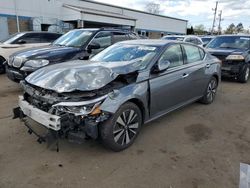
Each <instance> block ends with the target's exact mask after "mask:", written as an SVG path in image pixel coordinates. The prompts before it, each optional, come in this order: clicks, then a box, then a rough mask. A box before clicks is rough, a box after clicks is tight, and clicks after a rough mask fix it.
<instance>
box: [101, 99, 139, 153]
mask: <svg viewBox="0 0 250 188" xmlns="http://www.w3.org/2000/svg"><path fill="white" fill-rule="evenodd" d="M141 125H142V114H141V110H140V109H139V107H138V106H137V105H135V104H134V103H131V102H127V103H125V104H123V105H122V106H121V107H120V108H119V109H118V111H117V112H116V113H115V114H114V115H112V117H111V118H110V119H109V120H107V121H106V122H105V123H103V124H101V125H100V127H99V128H100V136H101V142H102V144H103V145H104V146H105V147H107V148H109V149H111V150H113V151H121V150H124V149H126V148H128V147H129V146H130V145H131V144H133V142H134V141H135V139H136V137H137V136H138V134H139V132H140V130H141Z"/></svg>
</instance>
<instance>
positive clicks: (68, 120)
mask: <svg viewBox="0 0 250 188" xmlns="http://www.w3.org/2000/svg"><path fill="white" fill-rule="evenodd" d="M59 104H60V103H59ZM18 106H19V107H17V108H14V109H13V113H14V117H13V118H14V119H15V118H20V119H21V120H22V121H23V122H24V125H25V126H26V127H27V128H28V133H29V134H32V133H33V134H34V135H35V136H37V141H38V142H39V143H43V142H47V144H48V147H50V146H51V145H53V144H55V145H56V149H57V151H58V150H59V144H58V143H59V139H68V140H69V141H71V142H76V143H79V144H80V143H83V142H84V140H85V139H87V138H92V139H97V138H98V125H99V123H101V122H103V121H105V120H107V119H108V118H109V115H110V114H109V113H103V112H102V113H100V114H97V115H93V116H91V115H86V116H83V115H79V114H70V113H62V114H60V115H54V114H51V113H49V112H45V111H43V110H41V109H39V108H37V107H36V106H34V105H32V104H30V103H29V102H27V101H26V100H25V99H24V97H23V96H19V102H18ZM55 107H56V105H55ZM29 119H31V120H33V121H35V122H37V123H38V124H39V125H40V126H42V127H43V128H45V129H46V130H47V133H46V134H40V133H38V132H37V131H36V130H35V129H34V128H33V127H32V125H30V124H29V121H28V120H29Z"/></svg>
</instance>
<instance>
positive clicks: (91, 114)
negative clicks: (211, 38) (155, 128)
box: [14, 40, 221, 151]
mask: <svg viewBox="0 0 250 188" xmlns="http://www.w3.org/2000/svg"><path fill="white" fill-rule="evenodd" d="M220 69H221V66H220V61H219V60H218V59H217V58H215V57H213V56H211V55H210V54H209V53H207V52H206V51H205V50H204V49H202V48H200V47H198V46H196V45H193V44H188V43H184V42H178V41H166V40H135V41H125V42H120V43H117V44H115V45H113V46H110V47H108V48H107V49H105V50H104V51H102V52H100V53H99V54H97V55H96V56H94V57H93V58H92V59H91V60H90V61H80V60H79V61H72V62H67V63H62V64H57V65H52V66H48V67H44V68H42V69H39V70H38V71H36V72H34V73H32V74H31V75H29V76H28V77H27V78H26V80H25V81H23V82H21V85H22V87H23V89H24V95H23V96H20V97H19V107H18V108H15V109H14V114H15V117H19V118H22V119H27V118H31V119H33V120H35V121H36V122H38V123H40V126H42V127H45V128H46V129H48V130H49V131H48V132H49V133H48V135H45V136H44V135H41V134H39V133H38V132H35V129H33V128H32V125H30V124H29V123H28V122H29V121H24V122H25V125H26V126H27V127H28V128H29V132H30V133H32V132H33V133H35V135H36V136H38V141H39V142H43V141H46V138H47V137H48V136H49V137H50V138H51V135H52V136H54V138H55V139H59V138H68V139H70V140H71V141H77V142H79V141H81V140H83V139H84V138H93V139H97V138H100V140H101V142H102V143H103V144H104V146H106V147H108V148H110V149H112V150H114V151H121V150H123V149H125V148H127V147H129V146H130V145H131V144H132V143H133V142H134V141H135V139H136V137H137V136H138V134H139V132H140V129H141V127H142V125H143V124H145V123H148V122H150V121H152V120H154V119H156V118H158V117H160V116H162V115H165V114H167V113H169V112H171V111H173V110H175V109H178V108H180V107H183V106H185V105H187V104H190V103H192V102H195V101H200V102H202V103H204V104H210V103H212V102H213V101H214V99H215V95H216V91H217V87H218V84H219V82H220Z"/></svg>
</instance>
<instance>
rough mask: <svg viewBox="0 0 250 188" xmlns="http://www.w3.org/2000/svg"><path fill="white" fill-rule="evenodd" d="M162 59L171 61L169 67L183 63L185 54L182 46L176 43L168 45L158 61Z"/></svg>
mask: <svg viewBox="0 0 250 188" xmlns="http://www.w3.org/2000/svg"><path fill="white" fill-rule="evenodd" d="M160 61H169V62H170V66H169V68H172V67H177V66H181V65H183V55H182V50H181V46H180V45H174V46H170V47H168V48H167V49H166V51H165V52H164V53H163V54H162V56H161V57H160V59H159V61H158V62H160Z"/></svg>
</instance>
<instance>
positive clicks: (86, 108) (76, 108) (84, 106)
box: [52, 95, 107, 116]
mask: <svg viewBox="0 0 250 188" xmlns="http://www.w3.org/2000/svg"><path fill="white" fill-rule="evenodd" d="M106 98H107V95H104V96H102V97H99V98H96V99H93V100H89V101H82V102H61V103H58V104H55V105H53V106H52V107H53V108H55V109H57V110H58V111H60V112H67V113H70V114H74V115H75V116H85V115H88V114H91V113H93V112H94V111H95V114H97V113H96V112H100V109H99V107H100V105H101V103H102V102H103V101H104V100H105V99H106ZM97 108H98V110H97Z"/></svg>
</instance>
